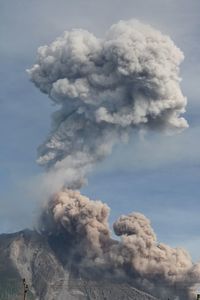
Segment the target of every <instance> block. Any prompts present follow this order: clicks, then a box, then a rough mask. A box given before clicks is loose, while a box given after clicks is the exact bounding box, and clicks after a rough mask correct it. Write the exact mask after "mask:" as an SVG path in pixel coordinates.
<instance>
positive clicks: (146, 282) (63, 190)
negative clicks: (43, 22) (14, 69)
mask: <svg viewBox="0 0 200 300" xmlns="http://www.w3.org/2000/svg"><path fill="white" fill-rule="evenodd" d="M182 60H183V53H182V52H181V51H180V49H178V48H177V47H176V46H175V44H174V43H173V41H172V40H171V39H170V38H169V37H168V36H165V35H163V34H161V33H160V32H159V31H157V30H155V29H153V28H152V27H150V26H148V25H144V24H142V23H140V22H138V21H133V20H131V21H120V22H119V23H117V24H115V25H113V26H112V27H111V28H110V29H109V30H108V31H107V32H106V34H105V37H104V38H97V37H95V36H94V35H93V34H91V33H89V32H88V31H86V30H82V29H75V30H72V31H67V32H65V33H64V34H63V35H62V36H61V37H59V38H57V39H56V40H55V41H54V42H53V43H52V44H50V45H49V46H42V47H40V48H39V49H38V57H37V62H36V64H35V65H33V66H32V68H30V69H29V70H28V73H29V75H30V79H31V80H32V81H33V83H34V84H35V85H36V87H38V88H39V89H40V90H41V92H43V93H45V94H47V95H48V96H49V98H50V99H51V101H52V102H53V104H55V105H57V106H58V107H59V109H58V110H57V111H56V112H55V113H53V115H52V129H51V132H50V134H49V136H48V137H47V139H46V141H45V142H44V143H43V144H42V145H41V146H40V147H39V149H38V163H39V164H41V165H43V166H45V167H46V170H47V172H46V175H45V178H46V180H47V182H48V183H49V184H50V185H52V184H53V182H56V188H55V190H56V193H55V194H54V195H53V196H52V197H51V198H50V200H49V202H48V203H47V204H46V206H45V207H44V210H43V213H42V214H41V218H40V228H41V231H42V232H43V233H44V234H47V235H48V236H59V235H61V236H63V235H65V236H67V241H68V248H70V247H71V250H72V251H71V252H68V254H69V255H68V258H69V259H70V261H71V263H72V264H77V265H78V268H79V270H80V272H82V273H83V274H86V273H87V271H88V270H89V272H88V274H91V270H92V272H93V273H92V274H94V273H96V274H98V273H99V272H100V274H101V276H104V277H106V276H108V277H112V278H115V279H117V278H118V279H119V278H120V279H121V280H126V281H129V282H130V283H132V284H133V285H134V286H138V287H140V288H142V289H144V290H145V291H148V292H152V293H153V294H154V295H156V296H158V297H161V299H162V298H165V297H171V298H172V299H185V300H186V299H193V295H194V294H193V292H194V289H195V287H196V284H198V283H199V278H200V264H193V263H192V261H191V258H190V256H189V254H188V253H187V252H186V251H185V250H184V249H179V248H171V247H169V246H167V245H165V244H160V243H158V242H157V239H156V235H155V233H154V231H153V229H152V228H151V225H150V221H149V220H148V219H147V218H146V217H145V216H144V215H142V214H139V213H132V214H129V215H127V216H121V217H120V218H119V219H118V220H117V221H116V222H115V223H114V225H113V229H114V232H115V234H116V235H118V236H119V237H120V240H114V239H113V238H112V237H111V233H110V229H109V226H108V216H109V208H108V206H107V205H106V204H104V203H102V202H101V201H92V200H90V199H89V198H87V197H85V196H83V195H81V194H80V193H79V192H78V191H77V189H78V188H80V187H81V186H82V185H83V184H84V182H85V181H86V175H87V173H88V172H89V171H90V170H91V168H92V167H93V166H94V165H95V164H96V163H98V162H100V161H101V160H102V159H103V158H105V157H106V156H107V155H108V154H109V153H111V151H112V148H113V146H114V145H115V144H117V143H119V142H124V141H128V139H129V137H130V136H131V135H133V134H134V132H135V131H137V130H140V129H142V130H160V131H163V132H167V133H173V132H179V131H181V130H183V129H184V128H186V127H188V124H187V121H186V120H185V119H184V118H183V117H182V114H183V113H184V112H185V107H186V98H185V97H184V96H183V94H182V91H181V88H180V81H181V79H180V77H179V65H180V63H181V62H182ZM59 189H60V191H58V190H59ZM68 250H69V249H68ZM68 250H67V249H65V248H64V249H63V252H65V251H68ZM77 258H78V259H77Z"/></svg>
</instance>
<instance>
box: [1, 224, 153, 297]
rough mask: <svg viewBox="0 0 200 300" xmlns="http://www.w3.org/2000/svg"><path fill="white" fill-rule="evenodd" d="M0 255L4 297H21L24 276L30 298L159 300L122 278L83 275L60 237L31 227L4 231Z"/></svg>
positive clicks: (2, 293) (2, 295)
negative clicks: (6, 232) (70, 259)
mask: <svg viewBox="0 0 200 300" xmlns="http://www.w3.org/2000/svg"><path fill="white" fill-rule="evenodd" d="M64 243H65V247H66V246H67V243H68V241H67V240H65V241H64ZM0 257H1V260H0V299H1V300H10V299H13V300H20V299H22V297H23V278H25V279H26V282H27V283H28V285H29V291H28V294H27V300H32V299H37V300H55V299H56V300H86V299H87V300H94V299H96V300H111V299H115V300H121V299H124V300H129V299H132V300H153V299H154V300H156V298H154V297H153V296H151V295H149V294H147V293H145V292H143V291H140V290H138V289H137V288H136V287H134V286H133V285H131V284H130V283H128V282H125V281H121V280H120V279H119V280H116V279H115V280H113V279H112V277H110V278H109V280H108V278H106V277H105V278H104V276H102V275H101V276H94V275H93V274H91V276H90V274H88V275H87V276H86V275H85V276H83V275H80V273H79V269H78V267H77V266H78V264H77V266H75V265H73V266H72V265H70V264H69V263H68V259H67V258H68V252H67V249H66V251H63V239H61V238H59V237H51V236H50V237H46V236H44V235H43V234H41V233H38V232H37V231H32V230H23V231H20V232H17V233H12V234H1V235H0Z"/></svg>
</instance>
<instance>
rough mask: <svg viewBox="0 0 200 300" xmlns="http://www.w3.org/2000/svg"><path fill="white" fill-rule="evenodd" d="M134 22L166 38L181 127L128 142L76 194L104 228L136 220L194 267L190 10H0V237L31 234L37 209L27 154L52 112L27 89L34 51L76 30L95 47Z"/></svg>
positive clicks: (159, 0)
mask: <svg viewBox="0 0 200 300" xmlns="http://www.w3.org/2000/svg"><path fill="white" fill-rule="evenodd" d="M128 19H138V20H140V21H142V22H144V23H147V24H150V25H152V26H154V27H155V28H157V29H159V30H160V31H161V32H163V33H165V34H168V35H169V36H170V37H171V38H172V39H173V41H174V42H175V44H176V45H177V46H178V47H180V48H181V50H182V51H183V52H184V55H185V60H184V62H183V63H182V65H181V77H182V83H181V86H182V90H183V93H184V95H185V96H186V97H187V98H188V106H187V112H186V114H185V117H186V119H187V120H188V122H189V125H190V127H189V128H188V129H187V130H185V131H184V132H182V133H181V134H178V135H173V136H164V135H163V134H158V133H154V134H149V135H147V136H145V137H144V136H137V135H133V136H132V138H131V141H130V142H129V143H128V144H123V145H120V146H117V147H115V148H114V151H113V153H112V155H110V156H109V157H108V158H106V160H105V161H104V162H103V163H101V164H100V165H98V166H97V167H96V168H95V169H94V170H93V172H92V173H91V174H90V175H89V177H88V184H87V185H86V186H85V187H84V188H83V189H82V192H83V193H84V194H86V195H87V196H89V197H91V198H92V199H101V200H102V201H105V202H106V203H107V204H108V205H109V206H110V207H111V216H110V223H113V221H114V220H115V219H116V218H117V217H118V216H119V215H121V214H122V213H129V212H131V211H139V212H141V213H144V214H145V215H146V216H147V217H148V218H150V219H151V222H152V226H153V228H154V230H155V232H156V234H157V236H158V239H159V241H162V242H165V243H169V244H170V245H172V246H183V247H185V248H186V249H187V250H189V251H190V253H191V255H192V257H193V259H194V260H199V259H200V253H199V250H198V249H199V247H200V234H199V228H200V218H199V212H200V201H199V199H200V188H199V186H200V178H199V173H200V170H199V167H200V155H199V147H200V141H199V136H200V101H199V79H200V78H199V77H200V72H199V71H200V61H199V50H200V43H199V40H200V26H199V25H200V1H199V0H191V1H185V0H124V1H119V0H107V1H105V0H102V1H97V0H73V1H69V0H65V1H64V0H57V1H52V0H43V1H38V0H29V1H27V0H15V1H12V0H0V23H1V24H0V36H1V43H0V63H1V68H0V77H1V78H0V82H1V88H0V136H1V148H0V207H1V209H0V232H13V231H17V230H20V229H23V228H25V227H28V226H34V224H35V219H36V218H37V215H38V207H39V205H41V204H40V203H42V202H44V201H45V200H46V199H43V195H39V190H38V189H37V182H38V180H39V176H40V174H41V173H42V172H43V170H42V169H41V167H39V166H37V164H36V156H37V147H38V146H39V145H40V144H41V143H42V142H43V141H44V139H45V137H46V135H47V134H48V132H49V130H50V115H51V113H52V112H53V111H54V110H55V107H54V106H53V105H51V103H50V101H49V99H48V98H47V96H46V95H43V94H42V93H41V92H39V91H38V89H36V88H35V87H34V85H33V84H32V83H31V82H30V81H29V78H28V75H27V73H26V69H27V68H29V67H30V66H31V65H32V64H33V63H34V62H35V60H36V52H37V48H38V47H39V46H41V45H45V44H49V43H50V42H51V41H53V40H54V39H55V38H56V37H57V36H59V35H61V34H62V33H63V31H65V30H70V29H72V28H84V29H87V30H89V31H91V32H93V33H94V34H95V35H97V36H98V37H102V36H103V35H104V33H105V31H106V30H107V29H108V28H109V27H110V26H111V25H112V24H113V23H116V22H118V21H119V20H128Z"/></svg>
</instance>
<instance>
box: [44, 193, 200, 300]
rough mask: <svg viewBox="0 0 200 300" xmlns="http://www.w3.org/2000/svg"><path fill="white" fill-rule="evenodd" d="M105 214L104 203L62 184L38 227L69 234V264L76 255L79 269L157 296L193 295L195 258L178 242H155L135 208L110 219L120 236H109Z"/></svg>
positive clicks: (197, 270) (198, 273)
mask: <svg viewBox="0 0 200 300" xmlns="http://www.w3.org/2000/svg"><path fill="white" fill-rule="evenodd" d="M108 217H109V208H108V206H107V205H106V204H104V203H102V202H101V201H93V200H90V199H89V198H87V197H85V196H83V195H81V194H80V193H79V192H78V191H74V190H69V189H63V190H62V191H61V192H59V193H57V194H55V195H54V196H53V197H52V198H51V200H50V201H49V202H48V203H47V207H46V208H45V209H44V211H43V214H42V216H41V229H42V231H43V232H46V233H48V235H57V234H60V233H61V232H62V233H63V232H65V234H66V235H68V237H69V239H70V243H69V241H68V245H71V247H72V249H71V253H72V256H71V261H72V264H77V261H75V260H74V259H73V257H75V258H76V260H77V256H78V257H79V260H78V268H79V272H80V273H82V274H84V275H85V273H86V272H88V274H90V273H92V274H94V273H95V272H96V274H100V276H101V277H102V276H104V277H108V278H110V277H112V280H114V279H116V280H119V279H120V280H124V281H128V282H130V283H132V284H133V285H134V286H137V287H138V288H140V289H143V290H145V291H147V292H151V293H152V294H154V295H155V296H157V297H160V298H161V299H165V298H166V297H170V299H184V300H186V299H187V300H188V299H194V295H195V290H196V285H197V284H198V283H199V278H200V263H197V264H193V263H192V260H191V258H190V256H189V254H188V253H187V252H186V251H185V250H184V249H182V248H171V247H169V246H168V245H165V244H162V243H158V241H157V238H156V235H155V233H154V231H153V229H152V227H151V224H150V221H149V220H148V219H147V218H146V217H145V216H144V215H142V214H140V213H131V214H129V215H124V216H121V217H120V218H119V219H118V220H117V221H116V222H115V223H114V225H113V228H114V232H115V234H116V235H118V236H120V238H121V239H120V241H119V240H113V238H112V237H111V233H110V229H109V225H108ZM68 250H69V249H68ZM63 251H65V249H63Z"/></svg>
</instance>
